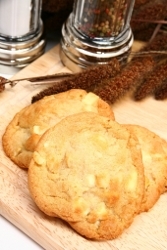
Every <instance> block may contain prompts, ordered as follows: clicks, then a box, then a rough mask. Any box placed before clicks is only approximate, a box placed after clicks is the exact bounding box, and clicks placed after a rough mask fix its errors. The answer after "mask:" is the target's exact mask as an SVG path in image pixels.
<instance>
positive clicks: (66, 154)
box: [2, 89, 167, 240]
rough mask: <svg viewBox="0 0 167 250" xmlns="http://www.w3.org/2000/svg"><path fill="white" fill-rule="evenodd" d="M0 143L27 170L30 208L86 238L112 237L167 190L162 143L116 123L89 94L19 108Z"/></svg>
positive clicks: (134, 127) (143, 130)
mask: <svg viewBox="0 0 167 250" xmlns="http://www.w3.org/2000/svg"><path fill="white" fill-rule="evenodd" d="M2 142H3V148H4V151H5V153H6V155H7V156H8V157H10V159H11V160H12V161H13V162H14V163H16V164H17V165H18V166H19V167H22V168H27V169H28V186H29V190H30V193H31V196H32V199H33V200H34V202H35V203H36V205H37V206H38V207H39V208H40V209H41V210H42V211H43V212H44V213H45V214H47V215H49V216H52V217H58V218H61V219H63V220H64V221H66V222H67V223H68V224H69V225H70V226H71V227H72V228H73V229H74V230H75V231H76V232H78V233H79V234H81V235H82V236H84V237H86V238H89V239H95V240H110V239H113V238H116V237H118V236H119V235H120V234H121V233H122V232H123V231H124V230H125V229H126V228H127V227H129V226H130V225H131V223H132V222H133V219H134V217H135V216H136V215H137V214H139V213H141V212H143V211H148V210H149V209H150V208H151V207H152V206H153V205H154V204H155V202H156V201H157V200H158V198H159V197H160V195H161V194H162V193H164V192H165V191H166V190H167V164H166V162H167V142H166V141H164V140H163V139H162V138H160V137H159V136H158V135H156V134H155V133H153V132H151V131H149V130H148V129H146V128H144V127H141V126H138V125H127V124H126V125H125V124H124V125H123V124H119V123H118V122H116V121H115V118H114V113H113V111H112V109H111V107H110V106H109V105H108V104H107V103H105V102H104V101H102V100H101V99H100V98H99V97H98V96H97V95H95V94H93V93H91V92H89V93H87V92H86V91H84V90H80V89H73V90H70V91H67V92H64V93H60V94H57V95H51V96H47V97H44V98H43V99H41V100H39V101H38V102H36V103H33V104H31V105H30V106H28V107H25V108H24V109H23V110H21V111H20V112H19V113H17V114H16V115H15V117H14V118H13V120H12V121H11V122H10V124H9V125H8V127H7V128H6V131H5V133H4V135H3V138H2Z"/></svg>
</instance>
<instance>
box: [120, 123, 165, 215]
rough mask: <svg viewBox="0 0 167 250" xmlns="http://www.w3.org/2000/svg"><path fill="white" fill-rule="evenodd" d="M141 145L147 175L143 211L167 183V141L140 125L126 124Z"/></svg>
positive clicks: (151, 204) (153, 202)
mask: <svg viewBox="0 0 167 250" xmlns="http://www.w3.org/2000/svg"><path fill="white" fill-rule="evenodd" d="M125 127H126V128H128V129H129V130H130V131H131V132H132V133H134V134H135V135H136V136H137V138H138V140H139V143H140V145H141V152H142V158H143V166H144V175H145V195H144V199H143V202H142V206H141V212H142V211H147V210H149V209H150V208H152V207H153V205H154V204H155V203H156V201H157V200H158V199H159V197H160V195H161V194H162V193H164V192H165V191H166V187H165V186H166V185H167V142H166V141H165V140H164V139H162V138H160V137H159V136H158V135H157V134H155V133H154V132H152V131H150V130H149V129H147V128H144V127H142V126H139V125H125Z"/></svg>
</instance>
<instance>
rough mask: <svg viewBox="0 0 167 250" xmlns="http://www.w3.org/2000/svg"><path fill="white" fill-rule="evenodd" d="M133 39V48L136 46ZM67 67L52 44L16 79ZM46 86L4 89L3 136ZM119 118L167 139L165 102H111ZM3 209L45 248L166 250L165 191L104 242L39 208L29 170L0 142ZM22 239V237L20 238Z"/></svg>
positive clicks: (0, 207)
mask: <svg viewBox="0 0 167 250" xmlns="http://www.w3.org/2000/svg"><path fill="white" fill-rule="evenodd" d="M140 46H141V44H140V43H137V42H135V43H134V46H133V49H134V50H138V48H139V47H140ZM62 71H67V69H66V68H65V67H64V66H63V65H62V63H61V61H60V58H59V46H56V47H54V48H53V49H51V50H50V51H49V52H47V53H46V54H44V55H43V56H42V57H40V58H39V59H37V60H36V61H35V62H33V63H32V64H31V65H29V66H28V67H26V68H24V69H23V70H21V71H20V72H19V73H18V74H17V75H16V76H15V79H16V78H21V77H29V76H37V75H46V74H53V73H56V72H62ZM44 87H46V86H43V87H41V86H34V85H31V84H30V83H29V82H27V81H23V82H21V83H19V84H17V85H16V86H15V87H14V88H10V87H8V88H7V89H6V90H5V91H4V92H3V93H0V105H1V108H0V138H1V137H2V135H3V133H4V130H5V128H6V126H7V125H8V123H9V121H10V120H11V119H12V118H13V116H14V115H15V113H16V112H17V111H19V110H20V109H22V108H23V107H24V106H26V105H28V104H30V102H31V97H32V96H33V95H35V94H36V93H37V92H39V91H40V90H41V89H42V88H44ZM113 110H114V112H115V117H116V120H117V121H118V122H120V123H131V124H139V125H143V126H145V127H147V128H149V129H150V130H152V131H154V132H155V133H157V134H158V135H160V136H161V137H163V138H164V139H166V140H167V101H155V100H154V99H153V98H147V99H145V100H144V101H142V102H134V101H133V100H131V99H130V98H128V97H126V98H124V99H123V100H122V101H120V102H118V103H117V104H115V105H113ZM0 213H1V215H2V216H4V217H5V218H6V219H8V220H9V221H10V222H11V223H13V224H14V225H15V226H16V227H18V228H19V229H21V230H22V231H23V232H25V233H26V234H27V235H28V236H30V237H31V238H32V239H33V240H35V241H36V242H38V243H39V244H40V245H41V246H42V247H43V248H44V249H47V250H55V249H56V250H63V249H66V250H67V249H68V250H95V249H97V250H109V249H110V250H166V249H167V193H166V194H164V195H161V197H160V199H159V200H158V202H157V203H156V204H155V206H154V207H153V208H152V209H151V210H150V211H149V212H147V213H142V214H140V215H138V216H137V217H136V218H135V220H134V222H133V224H132V225H131V226H130V227H129V228H128V229H127V230H125V232H124V233H123V234H122V235H121V236H120V237H119V238H117V239H115V240H112V241H105V242H94V241H90V240H86V239H84V238H83V237H81V236H80V235H78V234H77V233H75V232H74V231H73V230H72V229H71V228H70V227H69V226H68V225H67V224H66V223H64V222H63V221H61V220H59V219H54V218H49V217H48V216H46V215H44V214H43V213H42V212H41V211H39V209H38V208H37V207H36V205H35V204H34V202H33V201H32V199H31V197H30V194H29V190H28V187H27V171H26V170H23V169H20V168H19V167H17V166H16V165H15V164H14V163H12V162H11V161H10V159H8V158H7V157H6V156H5V154H4V152H3V149H2V145H0ZM18 240H19V239H18Z"/></svg>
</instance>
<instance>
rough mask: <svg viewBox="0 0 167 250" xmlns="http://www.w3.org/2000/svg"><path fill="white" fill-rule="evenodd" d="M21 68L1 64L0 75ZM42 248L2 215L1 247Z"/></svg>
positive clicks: (50, 43)
mask: <svg viewBox="0 0 167 250" xmlns="http://www.w3.org/2000/svg"><path fill="white" fill-rule="evenodd" d="M46 41H47V44H46V49H45V51H48V50H49V49H51V48H52V47H54V46H55V45H56V44H57V43H58V42H59V34H49V35H48V36H47V38H46ZM19 71H20V69H16V68H11V67H7V66H3V65H0V75H1V76H4V77H6V78H10V77H12V76H13V75H15V74H16V73H18V72H19ZM23 246H24V250H42V249H43V248H42V247H41V246H39V245H38V244H37V243H36V242H35V241H33V240H32V239H31V238H29V237H28V236H27V235H26V234H24V233H23V232H22V231H20V230H19V229H18V228H17V227H15V226H14V225H13V224H12V223H10V222H9V221H7V220H6V219H5V218H4V217H2V216H1V215H0V249H2V250H23Z"/></svg>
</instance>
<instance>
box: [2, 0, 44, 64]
mask: <svg viewBox="0 0 167 250" xmlns="http://www.w3.org/2000/svg"><path fill="white" fill-rule="evenodd" d="M41 4H42V0H0V64H3V65H10V66H15V67H24V66H26V65H27V64H29V63H30V62H32V61H34V60H35V59H36V58H38V57H39V56H40V55H41V54H42V53H43V52H44V47H45V40H44V39H43V23H42V20H41Z"/></svg>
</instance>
